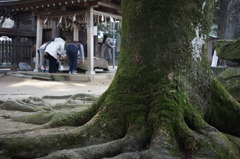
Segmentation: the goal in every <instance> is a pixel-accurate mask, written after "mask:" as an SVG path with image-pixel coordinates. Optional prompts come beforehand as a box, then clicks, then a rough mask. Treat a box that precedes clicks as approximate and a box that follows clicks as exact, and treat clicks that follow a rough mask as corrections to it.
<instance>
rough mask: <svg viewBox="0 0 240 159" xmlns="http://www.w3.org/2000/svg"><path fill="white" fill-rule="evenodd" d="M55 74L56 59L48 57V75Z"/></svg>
mask: <svg viewBox="0 0 240 159" xmlns="http://www.w3.org/2000/svg"><path fill="white" fill-rule="evenodd" d="M56 72H57V59H55V58H54V57H52V56H51V55H49V73H56Z"/></svg>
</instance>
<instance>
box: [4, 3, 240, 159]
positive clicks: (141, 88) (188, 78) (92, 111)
mask: <svg viewBox="0 0 240 159" xmlns="http://www.w3.org/2000/svg"><path fill="white" fill-rule="evenodd" d="M212 7H213V0H212V1H210V0H209V1H205V0H195V1H192V0H185V1H182V0H176V1H171V0H151V1H150V0H122V9H123V30H122V42H121V44H122V46H121V59H120V61H119V67H118V70H117V72H116V75H115V78H114V80H113V82H112V84H111V85H110V87H109V89H108V90H107V91H106V92H105V93H104V94H103V95H102V96H101V97H100V99H99V100H98V102H96V103H95V104H93V105H92V107H91V108H89V109H87V110H85V111H83V112H78V113H74V114H63V115H62V116H55V117H53V118H52V120H51V121H49V122H48V123H46V124H45V125H44V127H41V128H51V127H56V126H68V125H71V126H74V127H71V128H70V129H66V130H65V131H61V132H58V133H46V134H41V135H32V134H31V133H29V132H25V133H24V134H21V135H20V136H19V135H18V134H11V135H1V136H0V143H1V149H2V152H3V154H5V155H11V156H13V157H22V158H35V157H42V158H44V159H47V158H49V159H55V158H58V159H60V158H74V159H75V158H76V159H77V158H78V159H79V158H84V159H91V158H120V159H121V158H129V159H131V158H139V159H140V158H153V159H163V158H172V159H180V158H181V159H182V158H196V159H197V158H201V159H205V158H206V159H207V158H211V159H219V158H222V159H225V158H231V159H237V158H238V157H239V156H240V154H239V150H240V146H239V143H240V142H239V140H240V139H239V138H237V137H233V136H231V135H235V136H238V137H239V136H240V133H239V130H240V129H239V128H240V126H239V125H237V124H234V125H233V126H232V125H231V124H232V123H231V120H233V121H234V122H235V123H239V119H240V118H239V110H240V106H239V103H237V102H235V101H234V100H233V99H232V98H231V97H230V95H229V94H228V93H227V92H226V91H225V90H224V89H223V88H222V87H221V85H219V83H218V81H216V80H214V79H213V78H212V75H211V71H210V67H209V66H208V62H207V60H206V55H207V53H206V47H205V46H206V45H205V44H206V40H207V35H208V32H209V24H210V23H211V20H212V18H211V17H212ZM216 90H217V91H216ZM218 108H221V109H218ZM218 110H221V111H218ZM224 110H228V111H226V114H224ZM39 116H40V115H39V113H38V114H37V117H38V118H40V119H45V118H44V117H43V116H42V117H39ZM31 118H33V117H31ZM79 118H80V119H81V120H79ZM222 118H223V119H224V120H221V119H222ZM225 119H227V120H225ZM52 122H53V123H54V124H51V123H52ZM207 122H209V123H211V125H212V126H215V128H214V127H212V126H210V125H209V124H208V123H207ZM226 126H227V129H225V127H226ZM217 129H220V130H221V131H222V132H224V133H228V134H230V135H226V134H224V133H222V132H220V131H218V130H217ZM29 134H30V135H29ZM28 135H29V136H28Z"/></svg>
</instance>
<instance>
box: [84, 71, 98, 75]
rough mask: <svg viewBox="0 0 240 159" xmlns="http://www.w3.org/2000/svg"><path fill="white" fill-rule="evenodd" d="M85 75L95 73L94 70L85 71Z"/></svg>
mask: <svg viewBox="0 0 240 159" xmlns="http://www.w3.org/2000/svg"><path fill="white" fill-rule="evenodd" d="M85 74H86V75H95V74H96V73H95V71H86V72H85Z"/></svg>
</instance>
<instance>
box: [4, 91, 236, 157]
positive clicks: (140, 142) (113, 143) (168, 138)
mask: <svg viewBox="0 0 240 159" xmlns="http://www.w3.org/2000/svg"><path fill="white" fill-rule="evenodd" d="M123 96H125V95H123ZM109 98H112V97H110V96H106V94H103V96H102V98H101V99H100V100H99V101H98V102H96V103H94V104H93V105H92V106H91V107H90V108H87V109H85V110H79V108H78V107H76V108H75V107H72V108H71V109H69V111H68V112H64V113H63V112H62V113H59V112H60V107H58V108H57V109H59V110H57V111H54V109H53V110H50V111H49V110H48V111H41V112H36V113H33V114H32V113H31V114H30V115H27V116H26V115H25V116H22V117H19V118H18V117H16V116H15V117H11V118H12V119H15V120H17V121H23V122H32V123H35V124H40V126H39V127H38V128H37V129H35V130H33V131H26V132H21V133H20V132H19V133H13V134H2V135H0V146H1V152H2V156H5V157H6V156H11V157H12V158H24V159H28V158H37V157H40V158H41V159H63V158H64V159H92V158H96V159H98V158H112V159H126V158H127V159H131V158H132V159H140V158H152V159H166V158H171V159H183V158H184V159H185V158H186V159H188V158H193V159H194V158H197V159H207V158H210V159H219V158H220V159H225V158H229V157H230V158H231V159H238V156H239V155H240V153H239V152H240V139H239V138H237V137H233V136H230V135H225V134H223V133H221V132H219V131H218V130H217V129H215V128H213V127H212V126H210V125H209V124H208V123H206V122H205V121H204V120H203V118H202V116H201V114H200V113H199V112H198V111H197V110H196V109H195V108H194V107H193V106H192V105H191V104H190V103H189V102H188V100H187V99H186V97H185V95H184V94H183V93H182V92H177V91H170V92H165V93H163V92H162V93H161V94H155V95H153V96H151V97H150V96H145V95H144V98H146V99H142V101H148V102H145V104H142V103H140V102H139V103H138V104H136V105H134V107H131V105H127V103H128V102H126V105H124V109H129V110H131V111H129V110H128V111H127V112H128V115H126V116H124V117H121V118H119V116H120V115H119V113H122V112H121V111H120V110H121V108H122V104H123V103H124V102H122V103H121V102H120V103H121V104H120V105H117V103H118V102H113V101H111V100H109ZM118 98H119V99H123V97H122V96H118ZM139 98H140V97H139V96H136V99H135V98H134V99H132V100H137V99H139ZM141 98H142V97H141ZM68 99H69V98H68ZM74 99H76V98H74ZM124 99H125V101H130V100H129V99H127V98H126V96H125V98H124ZM112 106H115V108H116V109H109V108H108V107H112ZM53 108H54V107H53ZM62 108H63V109H65V107H64V106H62ZM119 108H120V109H119ZM147 108H148V109H149V110H148V111H146V110H147ZM65 110H66V109H65ZM109 111H111V113H110V114H109ZM124 111H126V110H124ZM136 114H137V115H136ZM38 117H39V119H40V120H41V122H38V121H37V118H38ZM34 120H35V121H34ZM63 126H65V127H63ZM40 128H41V129H40ZM46 128H47V129H46ZM0 157H1V155H0Z"/></svg>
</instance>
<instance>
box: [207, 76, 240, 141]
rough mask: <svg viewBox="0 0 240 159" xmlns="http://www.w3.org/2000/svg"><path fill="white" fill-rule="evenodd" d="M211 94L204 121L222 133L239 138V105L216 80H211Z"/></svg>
mask: <svg viewBox="0 0 240 159" xmlns="http://www.w3.org/2000/svg"><path fill="white" fill-rule="evenodd" d="M211 92H212V98H211V103H210V104H211V106H209V107H208V112H207V113H206V116H205V118H206V121H207V122H208V123H209V124H210V125H212V126H214V127H216V128H217V129H219V130H220V131H222V132H224V133H227V134H231V135H234V136H238V137H240V124H239V123H240V104H239V103H238V102H237V101H236V100H235V99H234V98H233V97H232V96H231V95H230V94H229V93H228V92H227V91H226V90H225V89H224V88H223V86H222V85H221V84H220V83H219V82H218V81H217V80H213V82H212V85H211Z"/></svg>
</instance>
